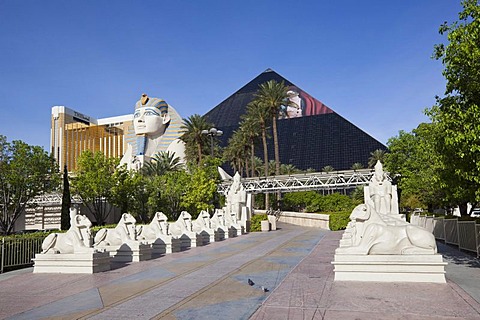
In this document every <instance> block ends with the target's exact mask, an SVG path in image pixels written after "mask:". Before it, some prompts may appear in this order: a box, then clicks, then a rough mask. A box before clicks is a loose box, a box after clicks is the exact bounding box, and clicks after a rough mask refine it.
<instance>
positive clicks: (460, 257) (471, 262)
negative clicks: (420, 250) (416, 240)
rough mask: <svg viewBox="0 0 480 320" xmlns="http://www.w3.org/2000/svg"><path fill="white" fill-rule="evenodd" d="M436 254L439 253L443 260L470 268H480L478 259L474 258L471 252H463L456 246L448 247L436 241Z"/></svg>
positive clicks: (474, 255)
mask: <svg viewBox="0 0 480 320" xmlns="http://www.w3.org/2000/svg"><path fill="white" fill-rule="evenodd" d="M437 247H438V253H441V254H442V255H443V257H444V258H445V259H448V260H449V261H451V262H453V263H455V264H459V265H464V266H467V267H470V268H480V259H478V258H477V257H476V254H475V253H473V252H464V251H461V250H460V249H458V247H457V246H453V245H448V244H445V243H442V242H438V241H437Z"/></svg>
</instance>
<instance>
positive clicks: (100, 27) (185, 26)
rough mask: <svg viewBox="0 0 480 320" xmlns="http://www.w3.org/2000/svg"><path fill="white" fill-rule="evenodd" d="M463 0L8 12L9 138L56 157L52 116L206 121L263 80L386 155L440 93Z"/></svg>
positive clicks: (1, 43) (49, 5) (9, 7)
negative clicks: (137, 106) (445, 27)
mask: <svg viewBox="0 0 480 320" xmlns="http://www.w3.org/2000/svg"><path fill="white" fill-rule="evenodd" d="M460 9H461V6H460V1H459V0H397V1H380V0H371V1H354V0H344V1H325V0H311V1H298V2H292V1H282V0H275V1H273V0H269V1H261V0H256V1H249V0H248V1H247V0H244V1H221V0H218V1H213V0H212V1H210V0H203V1H198V0H197V1H193V0H192V1H159V0H158V1H145V0H143V1H133V0H132V1H121V0H116V1H105V0H95V1H85V0H82V1H50V0H44V1H24V0H0V119H1V125H0V134H2V135H6V136H7V138H8V140H18V139H20V140H24V141H25V142H27V143H29V144H34V145H40V146H43V147H45V148H46V149H48V148H49V144H50V112H51V107H52V106H54V105H65V106H67V107H70V108H72V109H74V110H77V111H79V112H82V113H84V114H88V115H90V116H93V117H96V118H103V117H110V116H117V115H123V114H127V113H132V112H133V105H134V103H135V102H136V101H137V100H138V99H139V97H140V95H141V93H143V92H146V93H148V94H149V95H150V96H155V97H159V98H163V99H165V100H166V101H167V102H168V103H169V104H170V105H172V106H173V107H174V108H175V109H176V110H177V111H178V112H179V113H180V115H181V116H182V117H188V116H190V115H192V114H194V113H198V114H205V113H206V112H207V111H209V110H210V109H211V108H213V107H215V106H216V105H218V104H219V103H220V102H222V101H223V100H224V99H226V98H227V97H228V96H230V95H231V94H232V93H234V92H235V91H236V90H238V89H240V88H241V87H242V86H243V85H244V84H246V83H247V82H248V81H250V80H252V79H253V78H254V77H256V76H257V75H258V74H259V73H261V72H262V71H264V70H265V69H267V68H272V69H274V70H275V71H276V72H278V73H279V74H281V75H282V76H284V77H285V78H287V79H288V80H290V81H291V82H293V83H294V84H296V85H297V86H299V87H300V88H302V89H303V90H304V91H306V92H308V93H309V94H310V95H312V96H313V97H315V98H317V99H318V100H320V101H322V102H323V103H325V104H326V105H327V106H329V107H330V108H332V109H333V110H334V111H336V112H337V113H339V114H340V115H342V116H343V117H345V118H346V119H348V120H349V121H351V122H352V123H354V124H355V125H357V126H358V127H360V128H361V129H363V130H364V131H366V132H367V133H369V134H370V135H372V136H373V137H375V138H376V139H378V140H379V141H381V142H383V143H386V142H387V140H388V138H390V137H392V136H394V135H397V134H398V131H399V130H407V131H410V130H411V129H413V128H415V127H416V126H417V125H418V124H419V123H420V122H423V121H427V120H428V118H427V117H426V116H424V115H423V110H424V109H425V108H426V107H430V106H432V105H433V104H434V101H435V98H434V97H435V95H442V94H443V92H444V88H445V81H444V79H443V77H442V74H441V71H442V65H441V63H440V62H439V61H435V60H433V59H431V55H432V53H433V46H434V44H436V43H440V42H445V41H446V40H445V38H444V37H442V36H440V35H439V34H438V27H439V26H440V24H441V23H443V22H444V21H448V22H452V21H455V20H457V17H458V12H459V11H460Z"/></svg>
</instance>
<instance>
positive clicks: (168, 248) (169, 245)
mask: <svg viewBox="0 0 480 320" xmlns="http://www.w3.org/2000/svg"><path fill="white" fill-rule="evenodd" d="M181 250H182V241H181V240H180V239H176V238H172V236H166V237H165V238H158V239H156V240H155V241H154V242H152V257H158V256H159V255H161V254H168V253H173V252H180V251H181Z"/></svg>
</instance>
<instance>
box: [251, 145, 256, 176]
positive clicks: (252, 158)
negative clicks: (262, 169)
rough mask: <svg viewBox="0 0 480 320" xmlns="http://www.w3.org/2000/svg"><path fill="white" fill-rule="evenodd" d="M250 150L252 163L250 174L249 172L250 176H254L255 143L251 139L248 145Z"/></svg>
mask: <svg viewBox="0 0 480 320" xmlns="http://www.w3.org/2000/svg"><path fill="white" fill-rule="evenodd" d="M250 148H251V150H250V152H251V156H250V162H251V163H252V168H251V169H252V174H251V177H255V144H254V143H253V141H252V144H251V145H250Z"/></svg>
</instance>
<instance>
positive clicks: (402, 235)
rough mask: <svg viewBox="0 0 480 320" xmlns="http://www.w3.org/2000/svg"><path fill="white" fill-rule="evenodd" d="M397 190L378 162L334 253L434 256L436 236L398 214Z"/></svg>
mask: <svg viewBox="0 0 480 320" xmlns="http://www.w3.org/2000/svg"><path fill="white" fill-rule="evenodd" d="M394 201H395V202H396V201H397V195H396V188H394V186H392V184H391V182H390V181H388V179H387V178H386V175H385V174H384V172H383V167H382V164H381V163H380V161H378V162H377V164H376V165H375V173H374V175H373V177H372V179H371V181H370V184H369V186H368V187H365V203H364V204H361V205H358V206H357V207H356V208H355V209H354V210H353V211H352V213H351V215H350V222H349V224H348V226H347V229H346V230H345V233H344V235H343V238H342V240H341V241H340V247H339V248H338V249H337V250H336V252H335V253H336V254H360V255H375V254H393V255H402V254H435V253H436V252H437V246H436V243H435V237H434V236H433V235H432V234H431V233H430V232H428V231H427V230H425V229H423V228H420V227H417V226H413V225H410V223H408V222H406V221H405V220H404V219H403V218H402V216H401V215H400V214H398V205H394V203H393V202H394Z"/></svg>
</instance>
